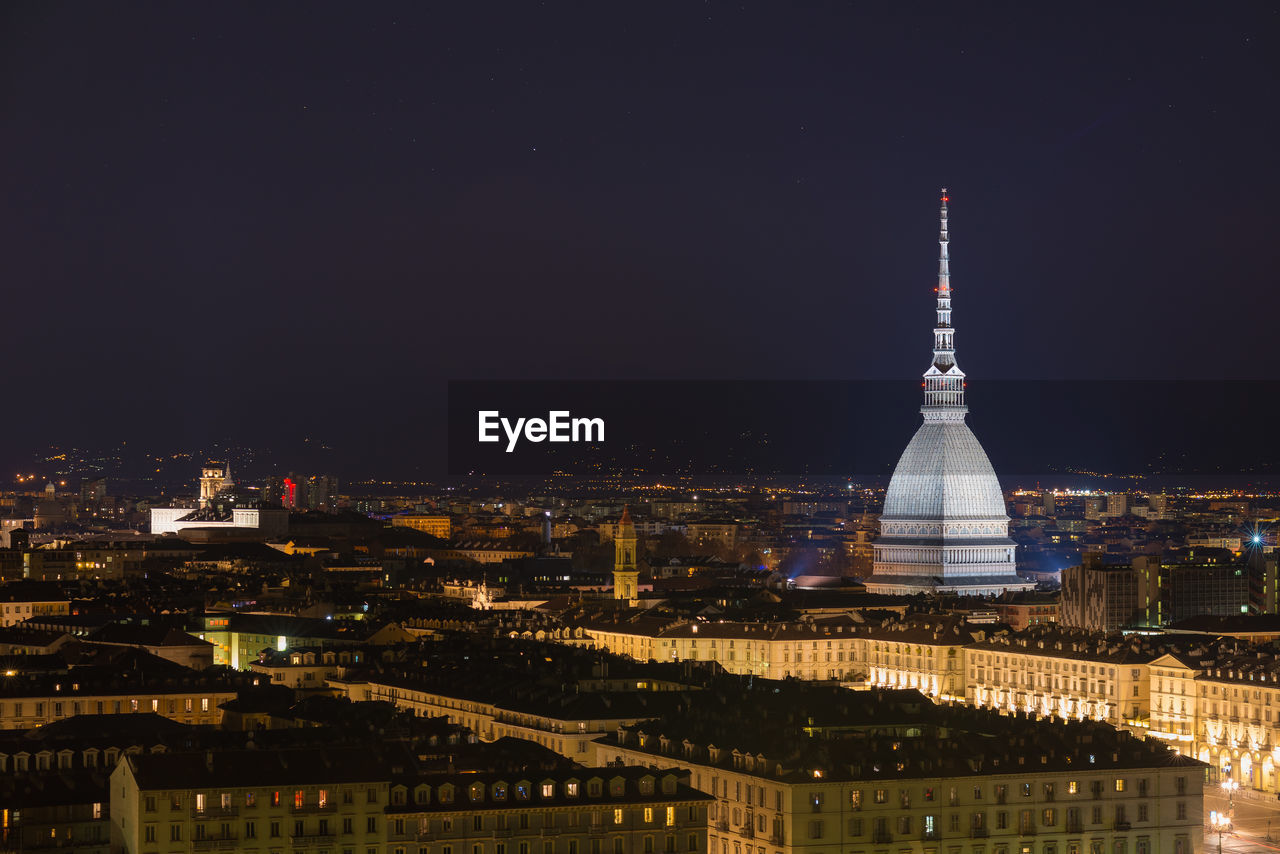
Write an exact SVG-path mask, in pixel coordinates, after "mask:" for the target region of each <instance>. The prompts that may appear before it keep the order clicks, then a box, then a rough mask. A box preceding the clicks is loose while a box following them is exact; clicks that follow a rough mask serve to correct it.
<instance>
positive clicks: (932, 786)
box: [597, 687, 1204, 854]
mask: <svg viewBox="0 0 1280 854" xmlns="http://www.w3.org/2000/svg"><path fill="white" fill-rule="evenodd" d="M773 692H774V688H772V687H770V688H765V689H758V690H757V692H756V694H755V695H753V696H746V695H745V694H749V693H751V692H750V691H747V692H743V693H744V695H743V696H733V697H726V698H725V700H726V703H725V705H724V706H723V707H722V708H723V709H724V711H723V712H722V713H712V714H707V713H705V712H704V713H697V712H694V713H691V714H687V715H684V716H683V717H680V718H667V719H663V720H660V721H651V722H646V723H643V724H637V725H634V726H631V727H625V728H622V729H620V730H619V731H618V732H617V733H615V734H612V735H610V736H609V737H607V738H606V739H604V740H602V742H601V743H600V745H599V748H598V753H597V757H598V760H599V761H605V760H606V759H607V760H611V761H613V760H616V759H618V758H620V759H621V760H622V761H623V762H625V763H627V764H629V765H635V766H642V767H643V766H650V765H653V764H655V763H656V764H660V765H666V764H671V763H674V764H675V765H676V767H678V768H680V769H682V770H687V771H688V772H689V773H690V774H691V775H692V781H693V785H694V786H695V787H697V788H702V789H704V790H705V791H708V792H710V793H711V794H712V795H713V796H714V797H715V802H714V803H713V804H712V805H711V807H710V810H709V815H708V820H709V821H710V829H709V831H708V850H709V851H711V852H713V854H819V852H830V851H832V850H839V851H841V852H846V854H874V852H877V851H889V850H892V851H895V852H918V853H919V854H925V852H931V854H938V852H945V854H962V852H963V854H1024V852H1025V854H1098V852H1105V853H1106V854H1112V852H1120V851H1124V852H1132V854H1193V852H1195V851H1198V850H1199V845H1200V840H1201V839H1202V829H1201V821H1202V817H1203V812H1202V810H1203V801H1202V798H1203V783H1204V765H1203V764H1202V763H1200V762H1198V761H1196V760H1194V759H1192V758H1190V757H1186V756H1178V755H1176V754H1174V753H1173V752H1172V751H1169V750H1168V749H1167V748H1165V747H1163V746H1161V745H1160V744H1159V743H1157V742H1148V741H1145V740H1140V739H1137V738H1134V737H1131V736H1130V735H1128V734H1127V733H1124V732H1120V731H1117V730H1115V729H1113V728H1111V727H1109V726H1106V725H1103V724H1100V723H1097V722H1093V721H1071V722H1065V721H1058V722H1049V721H1044V720H1036V719H1034V718H1033V717H1029V716H1027V715H1024V714H1020V713H1019V714H1016V715H1012V716H1001V715H998V714H996V713H995V712H994V711H991V710H975V709H967V708H964V707H958V706H957V707H941V706H935V705H933V704H931V703H928V702H926V701H924V699H923V697H921V695H920V694H919V693H918V692H914V691H894V692H870V693H864V694H857V695H849V694H845V695H844V696H840V695H838V694H833V695H827V696H826V697H822V696H820V695H816V694H809V695H804V694H803V692H802V693H801V694H800V695H797V696H790V694H791V693H792V692H784V695H788V696H786V698H785V699H784V700H783V701H781V702H778V701H776V700H775V697H776V695H775V694H774V693H773ZM913 698H914V699H913ZM788 701H789V702H788Z"/></svg>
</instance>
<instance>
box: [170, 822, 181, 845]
mask: <svg viewBox="0 0 1280 854" xmlns="http://www.w3.org/2000/svg"><path fill="white" fill-rule="evenodd" d="M169 841H170V842H181V841H182V825H180V824H171V825H169Z"/></svg>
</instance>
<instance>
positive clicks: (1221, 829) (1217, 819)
mask: <svg viewBox="0 0 1280 854" xmlns="http://www.w3.org/2000/svg"><path fill="white" fill-rule="evenodd" d="M1222 770H1223V772H1224V773H1225V774H1226V775H1227V779H1225V780H1223V781H1222V790H1223V791H1224V792H1226V793H1227V811H1226V812H1218V811H1217V810H1213V811H1212V812H1210V813H1209V827H1210V828H1212V829H1213V830H1216V831H1217V832H1218V854H1222V834H1224V833H1226V832H1227V831H1229V830H1231V820H1232V819H1233V818H1235V816H1236V804H1235V794H1236V789H1238V788H1240V783H1239V782H1238V781H1237V780H1235V779H1233V778H1232V776H1231V765H1230V764H1227V765H1224V766H1223V767H1222Z"/></svg>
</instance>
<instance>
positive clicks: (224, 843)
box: [191, 836, 239, 851]
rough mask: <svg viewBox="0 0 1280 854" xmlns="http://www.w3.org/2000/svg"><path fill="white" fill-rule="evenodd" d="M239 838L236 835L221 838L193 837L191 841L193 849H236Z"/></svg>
mask: <svg viewBox="0 0 1280 854" xmlns="http://www.w3.org/2000/svg"><path fill="white" fill-rule="evenodd" d="M237 842H239V840H238V839H236V838H235V837H234V836H230V837H226V838H220V839H193V840H192V841H191V850H192V851H235V850H236V848H237V847H238V846H237V844H236V843H237Z"/></svg>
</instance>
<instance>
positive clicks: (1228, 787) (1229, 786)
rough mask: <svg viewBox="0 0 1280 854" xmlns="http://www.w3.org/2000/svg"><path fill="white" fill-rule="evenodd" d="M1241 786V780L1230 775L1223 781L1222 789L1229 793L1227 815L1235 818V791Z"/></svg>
mask: <svg viewBox="0 0 1280 854" xmlns="http://www.w3.org/2000/svg"><path fill="white" fill-rule="evenodd" d="M1238 788H1240V782H1239V781H1238V780H1233V779H1231V778H1230V777H1228V778H1227V779H1225V780H1223V781H1222V790H1223V791H1224V792H1226V793H1227V817H1228V818H1234V817H1235V814H1236V811H1235V793H1236V789H1238Z"/></svg>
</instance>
